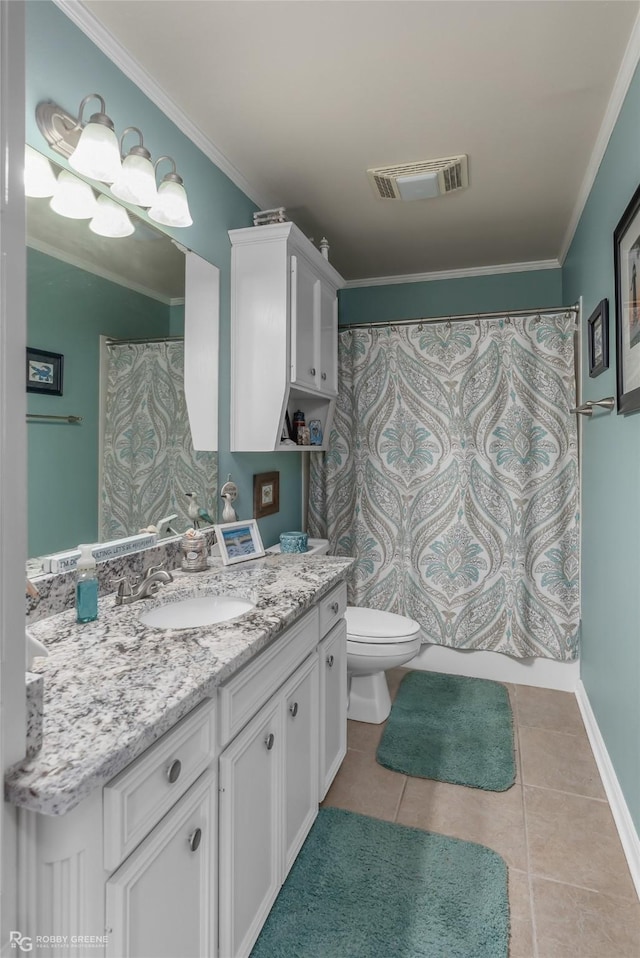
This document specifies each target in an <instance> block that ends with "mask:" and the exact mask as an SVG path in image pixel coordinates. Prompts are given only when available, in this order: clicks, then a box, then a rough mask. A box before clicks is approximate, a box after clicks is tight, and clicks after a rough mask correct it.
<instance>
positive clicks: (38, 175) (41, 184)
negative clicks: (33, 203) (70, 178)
mask: <svg viewBox="0 0 640 958" xmlns="http://www.w3.org/2000/svg"><path fill="white" fill-rule="evenodd" d="M55 191H56V176H55V173H54V172H53V169H52V167H51V163H50V162H49V160H48V159H47V158H46V156H43V155H42V153H38V151H37V150H34V149H33V147H31V146H25V148H24V192H25V196H38V197H43V196H53V194H54V193H55Z"/></svg>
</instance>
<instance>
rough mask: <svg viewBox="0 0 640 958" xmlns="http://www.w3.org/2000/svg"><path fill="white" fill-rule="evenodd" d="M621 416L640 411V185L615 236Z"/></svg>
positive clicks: (617, 369) (617, 354) (619, 406)
mask: <svg viewBox="0 0 640 958" xmlns="http://www.w3.org/2000/svg"><path fill="white" fill-rule="evenodd" d="M613 264H614V273H615V290H616V387H617V400H618V413H622V414H623V415H624V416H626V415H628V413H631V412H636V411H637V410H638V409H640V186H639V187H638V189H637V190H636V191H635V193H634V194H633V197H632V198H631V201H630V203H629V204H628V206H627V208H626V209H625V211H624V213H623V214H622V216H621V218H620V222H619V223H618V225H617V226H616V228H615V231H614V234H613Z"/></svg>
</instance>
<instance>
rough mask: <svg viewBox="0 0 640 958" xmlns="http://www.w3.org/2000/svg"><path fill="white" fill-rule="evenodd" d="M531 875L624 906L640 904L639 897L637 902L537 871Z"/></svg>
mask: <svg viewBox="0 0 640 958" xmlns="http://www.w3.org/2000/svg"><path fill="white" fill-rule="evenodd" d="M530 874H531V877H532V878H539V879H540V880H541V881H548V882H551V883H552V884H554V885H564V887H565V888H578V889H579V890H580V891H588V892H591V894H593V895H602V896H603V898H610V899H611V900H612V901H618V902H622V904H625V905H629V904H631V905H635V904H640V902H639V901H638V899H637V897H636V898H635V900H634V899H631V898H625V897H624V895H614V894H613V893H612V892H610V891H602V889H601V888H592V887H591V886H590V885H579V884H577V883H576V882H571V881H562V879H561V878H552V877H551V876H550V875H542V874H540V872H537V871H533V872H531V873H530Z"/></svg>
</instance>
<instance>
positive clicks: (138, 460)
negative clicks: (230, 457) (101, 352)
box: [100, 340, 217, 541]
mask: <svg viewBox="0 0 640 958" xmlns="http://www.w3.org/2000/svg"><path fill="white" fill-rule="evenodd" d="M106 351H107V356H106V363H105V365H106V372H105V376H106V382H105V384H104V403H103V412H102V416H103V422H102V429H101V435H102V450H101V460H102V462H101V466H102V484H101V485H102V489H101V494H100V496H101V502H100V514H101V523H100V526H101V527H100V537H101V539H102V540H103V541H104V540H108V539H117V538H120V537H122V536H126V535H132V534H134V533H136V532H138V530H139V529H143V528H146V527H147V526H148V525H151V524H153V525H155V524H157V522H158V520H159V519H161V518H162V517H163V516H167V515H171V514H172V513H174V512H175V513H177V514H178V516H179V518H178V519H177V520H176V521H175V525H176V526H177V527H178V529H179V530H180V531H182V530H183V529H185V528H186V527H187V526H188V525H190V524H191V523H190V520H189V519H188V516H187V511H186V510H187V505H188V500H187V499H186V497H185V492H192V493H194V494H195V497H196V499H197V502H198V504H199V505H200V506H201V507H203V508H204V509H206V510H207V511H208V512H209V513H210V514H211V515H215V514H216V510H215V505H214V504H215V503H216V501H217V495H216V489H217V453H215V452H195V451H194V449H193V444H192V441H191V430H190V428H189V418H188V414H187V407H186V403H185V396H184V344H183V342H182V341H178V340H167V341H160V342H148V343H108V344H107V345H106Z"/></svg>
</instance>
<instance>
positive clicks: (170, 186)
mask: <svg viewBox="0 0 640 958" xmlns="http://www.w3.org/2000/svg"><path fill="white" fill-rule="evenodd" d="M149 218H150V219H152V220H155V221H156V223H162V225H163V226H191V224H192V223H193V220H192V219H191V213H190V212H189V203H188V201H187V191H186V190H185V188H184V186H182V184H181V183H176V182H175V181H173V180H167V179H165V180H163V181H162V183H161V184H160V186H159V187H158V199H157V200H156V202H155V203H154V205H153V206H152V207H151V209H150V210H149Z"/></svg>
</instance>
